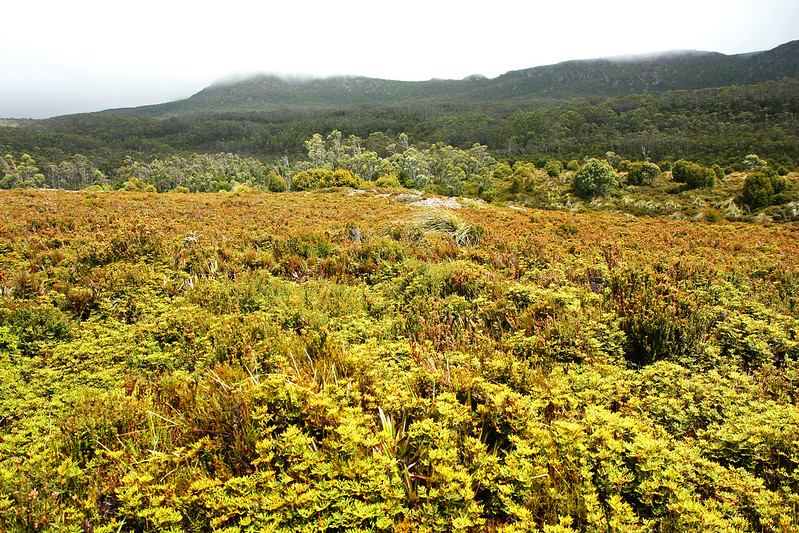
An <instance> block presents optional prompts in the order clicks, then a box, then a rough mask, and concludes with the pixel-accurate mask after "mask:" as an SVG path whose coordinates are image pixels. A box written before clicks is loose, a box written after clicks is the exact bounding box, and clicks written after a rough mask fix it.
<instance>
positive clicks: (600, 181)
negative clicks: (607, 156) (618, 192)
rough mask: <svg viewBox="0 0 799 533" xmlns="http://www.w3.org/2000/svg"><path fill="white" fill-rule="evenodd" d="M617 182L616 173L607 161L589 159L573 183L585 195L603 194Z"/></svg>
mask: <svg viewBox="0 0 799 533" xmlns="http://www.w3.org/2000/svg"><path fill="white" fill-rule="evenodd" d="M615 184H616V173H615V172H613V167H612V166H611V165H610V163H608V162H607V161H604V160H602V159H595V158H592V159H589V160H588V162H587V163H586V164H585V165H583V167H582V168H581V169H580V170H578V171H577V174H575V176H574V181H573V182H572V185H573V186H574V188H575V190H577V192H578V193H579V194H581V195H583V196H603V195H605V194H607V193H608V192H609V191H610V188H611V187H613V186H614V185H615Z"/></svg>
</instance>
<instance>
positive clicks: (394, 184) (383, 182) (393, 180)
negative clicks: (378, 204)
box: [375, 174, 402, 189]
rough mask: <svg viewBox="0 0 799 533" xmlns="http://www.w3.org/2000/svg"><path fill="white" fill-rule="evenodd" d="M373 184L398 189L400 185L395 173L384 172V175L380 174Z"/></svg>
mask: <svg viewBox="0 0 799 533" xmlns="http://www.w3.org/2000/svg"><path fill="white" fill-rule="evenodd" d="M375 185H377V186H378V187H385V188H388V189H398V188H400V187H402V184H401V183H400V180H399V178H398V177H397V175H396V174H386V175H385V176H380V177H379V178H377V181H375Z"/></svg>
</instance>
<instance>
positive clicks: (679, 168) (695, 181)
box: [671, 159, 716, 189]
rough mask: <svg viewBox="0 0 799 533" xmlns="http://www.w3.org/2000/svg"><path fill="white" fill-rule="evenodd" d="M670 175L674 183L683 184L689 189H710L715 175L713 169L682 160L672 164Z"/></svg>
mask: <svg viewBox="0 0 799 533" xmlns="http://www.w3.org/2000/svg"><path fill="white" fill-rule="evenodd" d="M671 175H672V179H673V180H674V181H676V182H678V183H685V184H686V185H687V186H688V187H689V188H691V189H698V188H702V187H712V186H713V184H714V183H715V182H716V173H715V172H714V171H713V169H710V168H707V167H703V166H702V165H698V164H696V163H692V162H690V161H686V160H684V159H680V160H679V161H677V162H676V163H674V166H672V168H671Z"/></svg>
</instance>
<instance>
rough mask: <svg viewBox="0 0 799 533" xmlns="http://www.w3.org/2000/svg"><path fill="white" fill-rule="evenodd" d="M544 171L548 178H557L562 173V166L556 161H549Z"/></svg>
mask: <svg viewBox="0 0 799 533" xmlns="http://www.w3.org/2000/svg"><path fill="white" fill-rule="evenodd" d="M544 170H546V172H547V174H549V177H551V178H557V177H558V176H560V173H561V172H563V164H562V163H561V162H560V161H558V160H556V159H550V160H549V161H547V162H546V164H545V165H544Z"/></svg>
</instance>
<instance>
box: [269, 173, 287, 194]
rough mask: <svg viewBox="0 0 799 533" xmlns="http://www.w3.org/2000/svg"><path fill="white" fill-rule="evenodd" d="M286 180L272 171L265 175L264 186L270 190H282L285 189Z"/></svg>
mask: <svg viewBox="0 0 799 533" xmlns="http://www.w3.org/2000/svg"><path fill="white" fill-rule="evenodd" d="M286 187H287V184H286V180H285V179H283V177H282V176H279V175H278V174H277V173H276V172H274V171H272V172H269V174H267V175H266V188H267V189H268V190H270V191H271V192H284V191H285V190H286Z"/></svg>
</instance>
